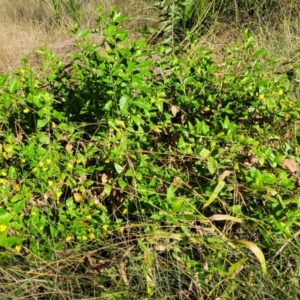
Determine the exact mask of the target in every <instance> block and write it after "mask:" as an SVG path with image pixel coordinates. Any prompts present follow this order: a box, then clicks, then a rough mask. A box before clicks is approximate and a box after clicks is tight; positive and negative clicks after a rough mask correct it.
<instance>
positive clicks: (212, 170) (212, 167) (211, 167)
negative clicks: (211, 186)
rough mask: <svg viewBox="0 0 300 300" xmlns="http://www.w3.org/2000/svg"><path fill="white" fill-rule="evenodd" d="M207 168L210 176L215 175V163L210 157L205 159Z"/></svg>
mask: <svg viewBox="0 0 300 300" xmlns="http://www.w3.org/2000/svg"><path fill="white" fill-rule="evenodd" d="M207 168H208V171H209V173H210V174H211V175H213V174H215V172H216V169H217V163H216V161H215V160H214V158H213V157H211V156H210V157H208V158H207Z"/></svg>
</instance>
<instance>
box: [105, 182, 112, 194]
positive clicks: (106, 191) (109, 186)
mask: <svg viewBox="0 0 300 300" xmlns="http://www.w3.org/2000/svg"><path fill="white" fill-rule="evenodd" d="M110 192H111V185H109V184H105V185H104V193H105V195H106V196H109V195H110Z"/></svg>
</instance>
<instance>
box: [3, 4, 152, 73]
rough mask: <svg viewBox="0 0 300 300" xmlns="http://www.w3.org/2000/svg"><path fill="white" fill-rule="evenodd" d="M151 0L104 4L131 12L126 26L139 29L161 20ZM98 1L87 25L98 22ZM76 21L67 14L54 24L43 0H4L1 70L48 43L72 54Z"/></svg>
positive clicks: (86, 12)
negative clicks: (61, 24) (158, 19)
mask: <svg viewBox="0 0 300 300" xmlns="http://www.w3.org/2000/svg"><path fill="white" fill-rule="evenodd" d="M151 1H152V0H151ZM151 1H146V0H128V1H126V2H125V1H122V0H106V1H102V5H103V11H105V12H109V11H110V9H111V7H112V6H116V7H117V9H118V10H119V11H121V12H122V13H124V14H128V15H130V18H129V20H127V22H126V26H127V27H128V28H129V29H131V30H132V31H137V30H136V29H137V28H138V27H139V26H142V24H144V23H145V22H146V23H148V24H150V25H153V26H154V25H155V24H156V23H157V17H158V14H157V11H156V10H155V9H153V7H151ZM50 2H51V1H50ZM97 2H99V1H96V0H92V1H89V2H88V5H87V6H85V7H84V10H83V17H82V24H81V26H82V27H83V28H91V27H93V26H94V25H95V19H96V14H95V8H96V5H97ZM72 24H73V21H72V20H71V19H70V18H69V17H68V16H64V24H63V26H60V27H57V26H54V25H55V22H54V20H53V17H52V15H51V11H50V10H49V8H48V7H47V5H46V4H45V3H44V2H42V1H41V0H27V1H26V5H25V4H24V1H23V0H14V1H11V0H0V27H1V29H2V30H1V31H0V73H5V72H12V71H13V70H14V69H15V68H17V67H20V65H21V59H22V58H23V57H24V56H25V55H31V54H32V53H33V51H34V50H35V49H37V48H41V47H43V46H48V47H49V48H50V49H51V50H53V51H54V53H56V54H66V53H68V51H69V50H70V47H69V45H70V41H71V37H70V35H69V33H68V32H67V30H66V29H67V28H71V27H72Z"/></svg>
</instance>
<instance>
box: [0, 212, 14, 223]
mask: <svg viewBox="0 0 300 300" xmlns="http://www.w3.org/2000/svg"><path fill="white" fill-rule="evenodd" d="M11 219H12V214H11V213H8V212H7V211H6V210H5V209H4V208H0V225H3V224H5V225H6V224H7V223H8V222H9V221H10V220H11Z"/></svg>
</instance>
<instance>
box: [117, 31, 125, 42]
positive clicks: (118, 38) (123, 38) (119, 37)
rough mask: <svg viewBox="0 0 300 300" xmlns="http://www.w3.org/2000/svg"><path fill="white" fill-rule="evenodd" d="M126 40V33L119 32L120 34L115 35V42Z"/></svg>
mask: <svg viewBox="0 0 300 300" xmlns="http://www.w3.org/2000/svg"><path fill="white" fill-rule="evenodd" d="M126 39H127V31H125V30H124V31H120V32H118V33H117V35H116V40H117V41H118V42H123V41H125V40H126Z"/></svg>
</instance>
